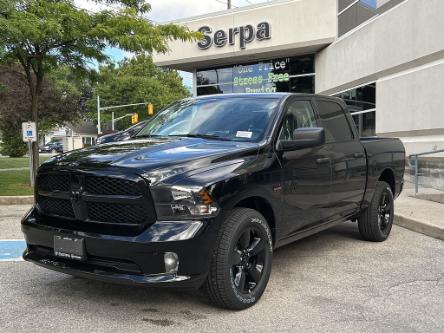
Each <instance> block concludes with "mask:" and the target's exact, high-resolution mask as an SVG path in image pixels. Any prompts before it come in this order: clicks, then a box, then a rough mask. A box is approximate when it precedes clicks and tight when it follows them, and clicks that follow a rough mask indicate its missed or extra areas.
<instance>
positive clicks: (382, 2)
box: [376, 0, 391, 7]
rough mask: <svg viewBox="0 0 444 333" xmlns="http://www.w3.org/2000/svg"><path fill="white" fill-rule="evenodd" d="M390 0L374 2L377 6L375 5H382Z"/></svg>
mask: <svg viewBox="0 0 444 333" xmlns="http://www.w3.org/2000/svg"><path fill="white" fill-rule="evenodd" d="M390 1H391V0H378V1H377V2H376V6H377V7H381V6H384V5H385V4H386V3H388V2H390Z"/></svg>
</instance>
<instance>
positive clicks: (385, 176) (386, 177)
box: [378, 168, 396, 195]
mask: <svg viewBox="0 0 444 333" xmlns="http://www.w3.org/2000/svg"><path fill="white" fill-rule="evenodd" d="M378 180H379V181H384V182H386V183H387V184H389V185H390V188H391V190H392V193H393V195H395V193H396V181H395V172H394V171H393V170H392V169H390V168H386V169H384V170H383V171H382V172H381V175H380V176H379V178H378Z"/></svg>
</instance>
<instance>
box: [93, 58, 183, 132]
mask: <svg viewBox="0 0 444 333" xmlns="http://www.w3.org/2000/svg"><path fill="white" fill-rule="evenodd" d="M97 94H98V95H100V101H101V103H102V106H113V105H122V104H131V103H139V102H140V103H143V102H149V103H152V104H153V105H154V110H155V111H157V110H159V109H161V108H162V107H164V106H165V105H167V104H169V103H171V102H173V101H175V100H178V99H181V98H184V97H188V96H189V92H188V90H187V89H186V88H185V87H184V85H183V82H182V78H181V77H180V76H179V74H178V73H177V71H175V70H169V69H161V68H159V67H157V66H156V65H154V63H153V60H152V58H151V57H150V56H146V55H139V56H137V57H134V58H132V59H125V60H123V61H122V62H120V63H119V64H117V65H116V64H114V63H108V64H106V65H104V66H101V67H100V70H99V76H98V85H97V88H96V90H95V95H94V97H93V98H92V99H91V101H90V102H89V109H91V110H94V109H95V110H97V109H96V105H95V97H96V96H97ZM114 111H115V112H117V113H128V112H137V113H139V119H140V120H142V119H144V118H147V117H148V115H147V111H146V107H145V105H141V106H134V107H128V108H126V109H116V110H114ZM103 116H104V117H103V119H108V120H109V117H110V112H107V113H105V114H103ZM120 124H124V125H125V126H127V125H128V123H127V122H125V121H122V122H120Z"/></svg>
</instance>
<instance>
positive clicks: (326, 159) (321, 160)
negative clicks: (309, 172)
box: [316, 157, 330, 164]
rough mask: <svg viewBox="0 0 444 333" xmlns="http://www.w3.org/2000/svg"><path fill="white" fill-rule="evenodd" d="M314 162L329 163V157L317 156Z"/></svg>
mask: <svg viewBox="0 0 444 333" xmlns="http://www.w3.org/2000/svg"><path fill="white" fill-rule="evenodd" d="M316 163H318V164H325V163H330V158H328V157H320V158H317V159H316Z"/></svg>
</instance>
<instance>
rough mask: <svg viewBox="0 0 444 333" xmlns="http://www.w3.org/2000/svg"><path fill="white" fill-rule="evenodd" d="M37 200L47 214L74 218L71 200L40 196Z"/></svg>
mask: <svg viewBox="0 0 444 333" xmlns="http://www.w3.org/2000/svg"><path fill="white" fill-rule="evenodd" d="M37 202H38V204H39V206H40V209H41V210H42V211H43V212H44V213H45V214H47V215H57V216H64V217H69V218H74V210H73V209H72V205H71V201H70V200H66V199H56V198H49V197H42V196H39V197H38V200H37Z"/></svg>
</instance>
